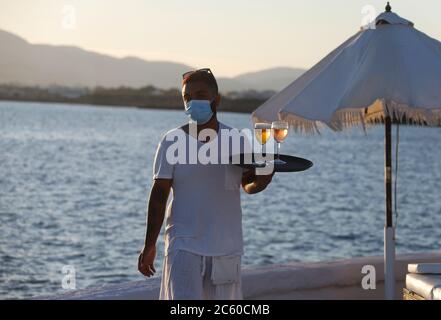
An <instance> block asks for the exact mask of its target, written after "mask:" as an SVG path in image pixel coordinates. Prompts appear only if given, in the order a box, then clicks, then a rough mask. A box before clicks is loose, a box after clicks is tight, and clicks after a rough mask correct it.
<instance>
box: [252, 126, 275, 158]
mask: <svg viewBox="0 0 441 320" xmlns="http://www.w3.org/2000/svg"><path fill="white" fill-rule="evenodd" d="M254 135H255V136H256V139H257V141H258V142H259V143H260V145H261V146H262V147H261V150H262V155H263V156H265V154H266V152H265V144H266V143H267V142H268V140H269V139H270V137H271V125H270V124H269V123H256V124H255V125H254ZM256 163H257V164H265V161H263V162H262V161H260V162H256Z"/></svg>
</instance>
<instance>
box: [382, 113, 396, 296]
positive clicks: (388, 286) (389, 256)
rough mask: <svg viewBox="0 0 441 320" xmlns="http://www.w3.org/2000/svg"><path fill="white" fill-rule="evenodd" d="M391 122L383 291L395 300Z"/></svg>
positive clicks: (389, 123)
mask: <svg viewBox="0 0 441 320" xmlns="http://www.w3.org/2000/svg"><path fill="white" fill-rule="evenodd" d="M391 136H392V121H391V118H390V116H386V119H385V132H384V137H385V141H384V142H385V143H384V148H385V149H384V152H385V157H384V160H385V161H384V186H385V191H386V224H385V226H384V289H385V298H386V299H387V300H393V299H394V298H395V230H394V226H393V223H392V137H391Z"/></svg>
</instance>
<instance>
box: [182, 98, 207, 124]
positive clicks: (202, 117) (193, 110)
mask: <svg viewBox="0 0 441 320" xmlns="http://www.w3.org/2000/svg"><path fill="white" fill-rule="evenodd" d="M213 102H214V99H213V101H210V100H190V101H189V102H186V103H185V114H186V115H188V117H189V118H190V119H191V120H192V121H194V122H196V123H197V124H205V123H207V122H208V121H210V119H211V117H212V116H213V111H212V110H211V104H212V103H213Z"/></svg>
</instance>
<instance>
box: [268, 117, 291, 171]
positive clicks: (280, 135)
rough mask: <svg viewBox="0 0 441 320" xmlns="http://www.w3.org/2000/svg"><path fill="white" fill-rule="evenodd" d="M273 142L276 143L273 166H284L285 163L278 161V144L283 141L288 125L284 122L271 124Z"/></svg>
mask: <svg viewBox="0 0 441 320" xmlns="http://www.w3.org/2000/svg"><path fill="white" fill-rule="evenodd" d="M271 129H272V132H273V137H274V140H275V141H276V142H277V154H276V159H274V161H273V163H274V164H285V163H286V162H285V161H283V160H281V159H280V143H282V142H283V140H285V138H286V136H287V135H288V129H289V125H288V123H287V122H285V121H274V122H273V123H272V124H271Z"/></svg>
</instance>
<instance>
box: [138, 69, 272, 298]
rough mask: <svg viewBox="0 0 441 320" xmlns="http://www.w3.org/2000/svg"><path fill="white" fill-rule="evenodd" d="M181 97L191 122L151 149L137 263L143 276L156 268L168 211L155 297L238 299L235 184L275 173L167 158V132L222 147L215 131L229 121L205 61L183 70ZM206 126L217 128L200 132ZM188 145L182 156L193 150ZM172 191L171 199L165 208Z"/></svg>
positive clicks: (251, 184)
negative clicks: (221, 116) (220, 115)
mask: <svg viewBox="0 0 441 320" xmlns="http://www.w3.org/2000/svg"><path fill="white" fill-rule="evenodd" d="M182 98H183V101H184V105H185V112H186V114H187V115H188V116H189V118H190V122H189V124H186V125H184V126H182V127H180V128H176V129H174V130H171V131H169V132H168V133H167V134H166V135H165V136H164V137H163V139H162V141H161V142H160V143H159V146H158V149H157V151H156V156H155V160H154V166H153V167H154V168H153V170H154V174H153V179H154V181H153V186H152V189H151V192H150V199H149V204H148V213H147V230H146V237H145V244H144V248H143V249H142V252H141V253H140V255H139V260H138V269H139V271H140V272H141V273H142V274H143V275H145V276H147V277H150V276H152V275H153V274H154V273H155V272H156V270H155V267H154V260H155V257H156V241H157V238H158V235H159V233H160V230H161V227H162V223H163V220H164V216H165V215H166V211H167V215H166V227H165V253H164V256H165V257H164V264H163V273H162V281H161V290H160V299H242V298H243V296H242V288H241V274H240V265H241V256H242V254H243V240H242V211H241V205H240V186H242V188H243V190H244V191H245V192H246V193H248V194H254V193H258V192H260V191H262V190H264V189H265V188H266V187H267V185H268V184H269V183H270V182H271V179H272V176H273V173H271V174H266V175H256V173H255V171H251V170H248V171H245V170H243V169H241V168H240V167H237V166H234V165H232V164H222V163H219V162H217V163H214V164H213V163H210V164H202V163H200V162H198V163H196V164H188V163H174V164H173V163H171V161H170V159H169V158H170V154H171V153H167V149H168V148H169V147H170V146H171V144H172V143H174V141H170V140H171V139H167V137H170V136H175V137H181V138H182V137H184V140H185V146H186V148H185V150H184V151H188V150H190V151H191V148H189V145H190V144H191V143H194V144H195V145H196V146H197V148H196V150H193V151H192V152H193V153H194V152H197V151H200V150H201V149H202V148H204V147H206V146H211V147H219V149H221V143H220V139H219V135H220V132H221V130H223V129H230V128H229V127H227V126H226V125H224V124H223V123H221V122H219V121H218V119H217V116H216V110H217V107H218V106H219V103H220V100H221V97H220V95H219V92H218V86H217V82H216V79H215V77H214V75H213V74H212V72H211V71H210V69H199V70H196V71H191V72H188V73H186V74H184V75H183V81H182ZM192 128H194V130H192ZM207 130H211V132H214V133H215V136H213V135H211V136H210V135H207V136H206V137H203V138H201V133H202V132H204V131H207ZM200 139H202V140H203V141H201V140H200ZM223 151H225V150H223ZM184 153H185V152H184ZM187 153H190V154H184V155H183V156H184V158H185V159H186V160H188V159H187V158H189V157H191V156H192V153H191V152H187ZM170 191H172V193H173V199H172V201H171V203H170V205H169V206H168V210H166V207H167V200H168V196H169V194H170Z"/></svg>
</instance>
